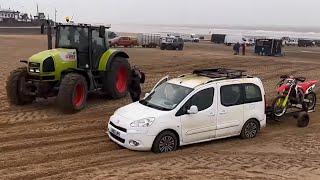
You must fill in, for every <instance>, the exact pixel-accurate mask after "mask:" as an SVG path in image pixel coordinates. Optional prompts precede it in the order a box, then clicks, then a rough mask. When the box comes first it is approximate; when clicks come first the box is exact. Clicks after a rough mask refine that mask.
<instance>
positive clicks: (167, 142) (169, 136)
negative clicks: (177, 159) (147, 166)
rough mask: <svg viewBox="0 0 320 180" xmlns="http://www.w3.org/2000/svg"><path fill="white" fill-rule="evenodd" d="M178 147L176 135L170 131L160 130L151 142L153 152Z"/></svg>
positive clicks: (161, 151)
mask: <svg viewBox="0 0 320 180" xmlns="http://www.w3.org/2000/svg"><path fill="white" fill-rule="evenodd" d="M177 147H178V137H177V136H176V135H175V134H174V133H173V132H171V131H163V132H161V133H160V134H159V135H158V136H157V137H156V139H155V140H154V142H153V145H152V151H153V152H154V153H165V152H170V151H175V150H176V149H177Z"/></svg>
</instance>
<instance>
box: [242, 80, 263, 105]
mask: <svg viewBox="0 0 320 180" xmlns="http://www.w3.org/2000/svg"><path fill="white" fill-rule="evenodd" d="M244 91H245V99H244V102H245V103H254V102H260V101H262V94H261V90H260V88H259V86H257V85H255V84H244Z"/></svg>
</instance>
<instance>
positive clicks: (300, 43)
mask: <svg viewBox="0 0 320 180" xmlns="http://www.w3.org/2000/svg"><path fill="white" fill-rule="evenodd" d="M298 46H299V47H313V46H315V42H314V41H313V40H310V39H298Z"/></svg>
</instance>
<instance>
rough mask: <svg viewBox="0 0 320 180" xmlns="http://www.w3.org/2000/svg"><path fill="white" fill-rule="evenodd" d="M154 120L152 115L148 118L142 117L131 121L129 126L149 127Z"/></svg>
mask: <svg viewBox="0 0 320 180" xmlns="http://www.w3.org/2000/svg"><path fill="white" fill-rule="evenodd" d="M154 120H155V118H154V117H149V118H144V119H139V120H136V121H133V122H132V123H131V124H130V126H131V127H149V126H151V124H152V123H153V121H154Z"/></svg>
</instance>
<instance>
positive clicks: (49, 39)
mask: <svg viewBox="0 0 320 180" xmlns="http://www.w3.org/2000/svg"><path fill="white" fill-rule="evenodd" d="M47 24H48V26H47V37H48V49H49V50H50V49H52V28H51V24H50V22H49V21H47Z"/></svg>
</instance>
